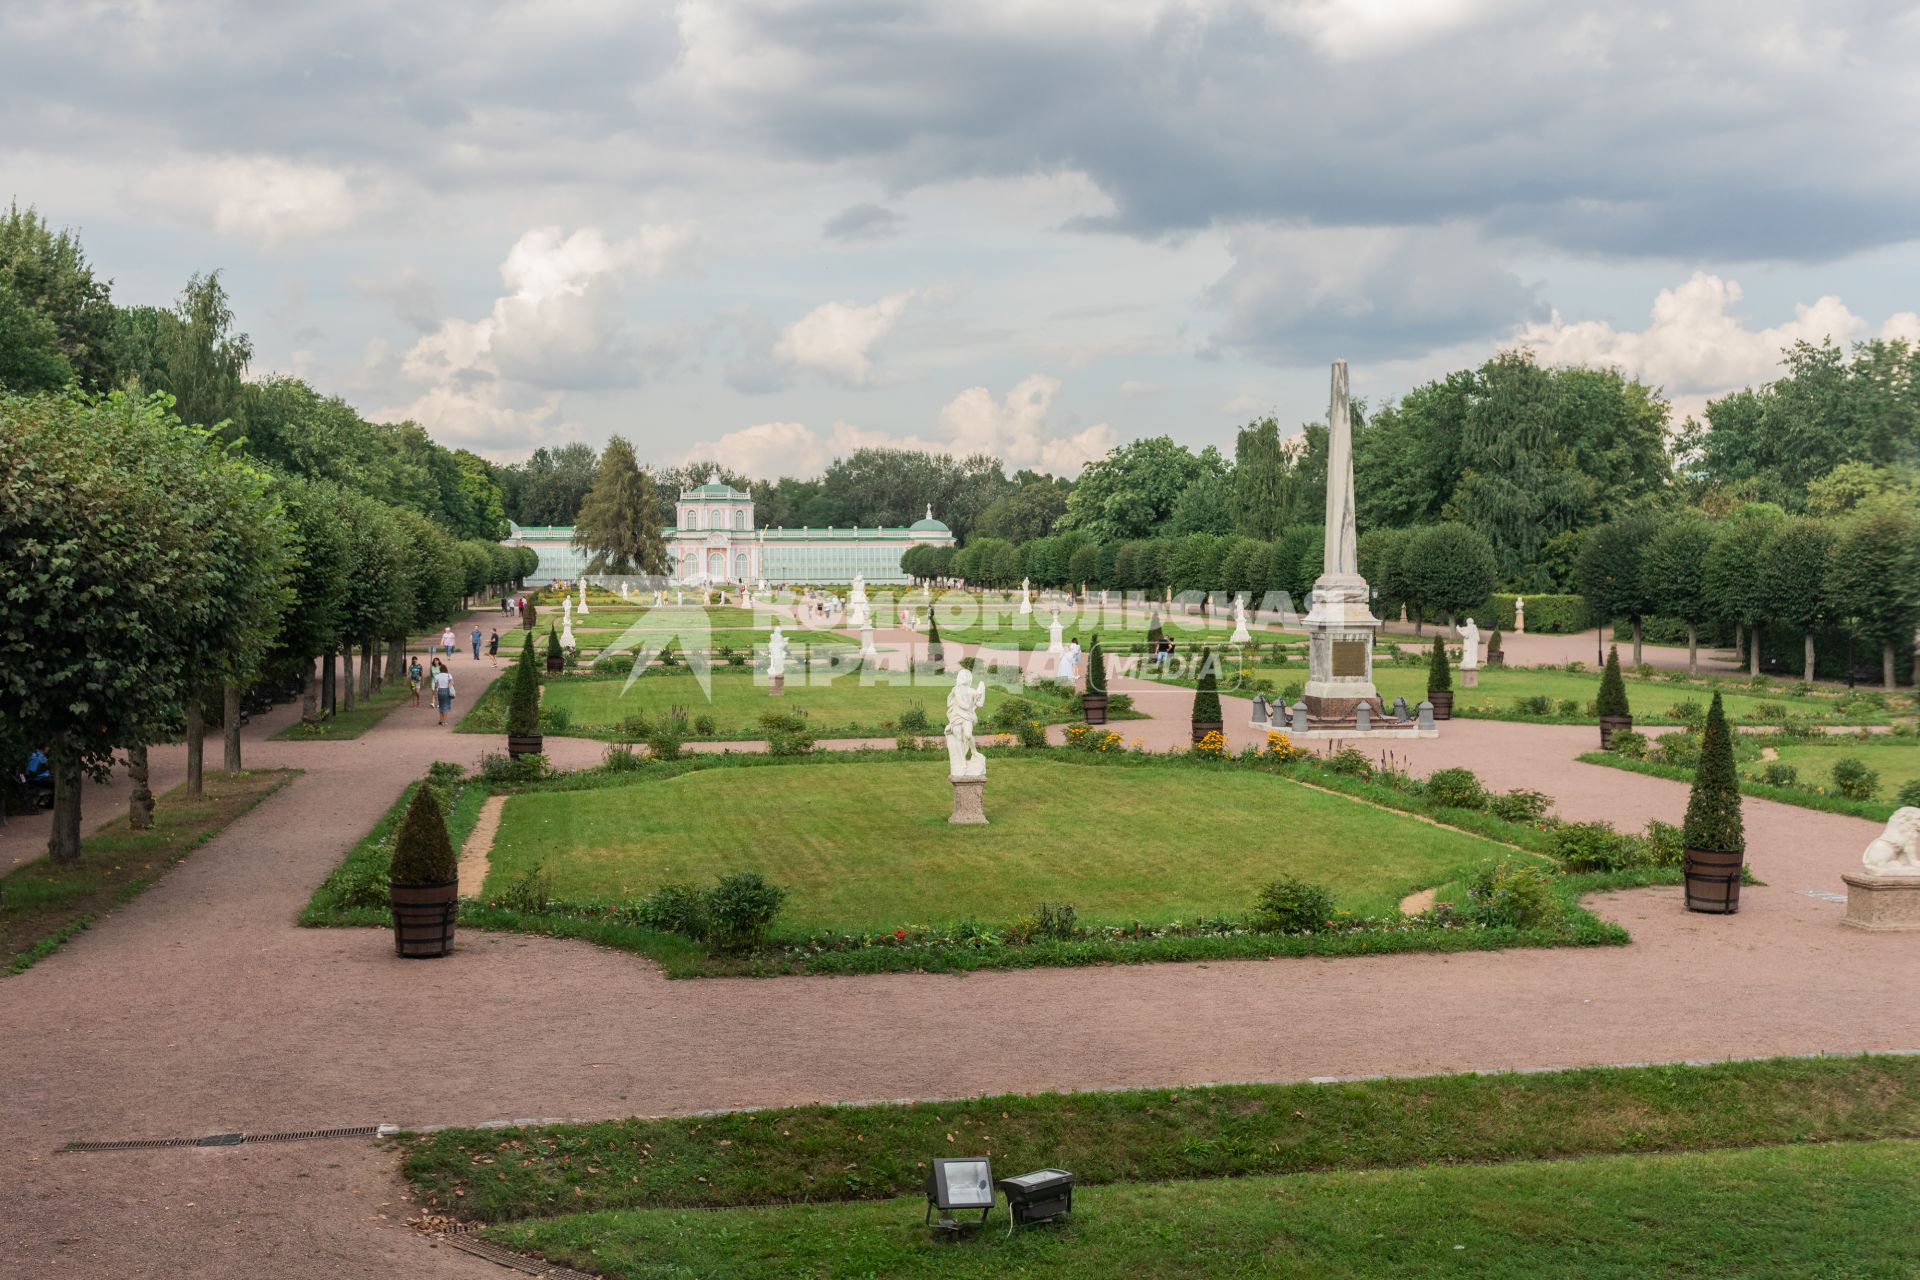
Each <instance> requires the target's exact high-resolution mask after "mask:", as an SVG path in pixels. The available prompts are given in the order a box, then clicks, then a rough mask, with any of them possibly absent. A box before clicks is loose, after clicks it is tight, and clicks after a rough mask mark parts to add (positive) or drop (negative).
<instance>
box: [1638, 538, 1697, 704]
mask: <svg viewBox="0 0 1920 1280" xmlns="http://www.w3.org/2000/svg"><path fill="white" fill-rule="evenodd" d="M1713 547H1714V531H1713V526H1712V525H1711V524H1709V523H1708V522H1707V521H1706V520H1703V519H1701V518H1700V517H1699V516H1695V515H1681V516H1678V517H1676V518H1674V519H1671V520H1668V521H1666V522H1664V523H1663V524H1662V525H1661V526H1660V530H1659V532H1658V533H1655V534H1654V535H1653V541H1651V542H1649V543H1648V544H1647V549H1646V554H1645V556H1644V557H1643V559H1642V562H1641V573H1642V576H1643V577H1644V579H1645V581H1646V585H1647V595H1648V603H1649V605H1650V607H1651V608H1652V610H1653V612H1655V613H1658V614H1664V615H1666V616H1667V617H1670V618H1678V619H1680V620H1681V621H1682V622H1684V623H1686V624H1687V670H1688V671H1689V672H1691V673H1692V674H1694V675H1699V674H1700V624H1701V623H1702V622H1705V621H1706V620H1707V619H1708V618H1710V617H1712V616H1713V601H1712V597H1711V596H1710V595H1709V593H1708V591H1707V560H1708V558H1709V556H1711V554H1712V552H1713Z"/></svg>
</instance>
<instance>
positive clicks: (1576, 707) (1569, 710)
mask: <svg viewBox="0 0 1920 1280" xmlns="http://www.w3.org/2000/svg"><path fill="white" fill-rule="evenodd" d="M1554 710H1556V711H1558V712H1559V713H1560V714H1561V715H1563V716H1565V717H1567V718H1568V719H1572V718H1573V717H1575V716H1577V715H1579V714H1580V703H1579V702H1578V701H1577V700H1576V699H1573V698H1562V699H1560V701H1559V702H1558V703H1557V704H1556V705H1555V707H1554Z"/></svg>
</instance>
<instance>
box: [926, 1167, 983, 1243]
mask: <svg viewBox="0 0 1920 1280" xmlns="http://www.w3.org/2000/svg"><path fill="white" fill-rule="evenodd" d="M935 1209H938V1210H939V1211H940V1222H939V1225H940V1226H942V1227H945V1228H947V1229H949V1230H954V1231H957V1230H959V1228H960V1223H959V1222H958V1221H956V1220H955V1219H954V1216H953V1215H954V1214H955V1213H956V1212H961V1213H964V1212H967V1211H968V1210H972V1209H978V1210H979V1211H980V1221H981V1222H985V1221H986V1220H987V1214H988V1213H990V1212H992V1210H993V1165H992V1164H991V1163H989V1162H988V1160H987V1158H986V1157H985V1156H970V1157H967V1158H966V1159H961V1160H935V1161H934V1162H933V1167H932V1168H931V1169H930V1170H928V1172H927V1220H928V1221H931V1220H932V1218H933V1211H934V1210H935Z"/></svg>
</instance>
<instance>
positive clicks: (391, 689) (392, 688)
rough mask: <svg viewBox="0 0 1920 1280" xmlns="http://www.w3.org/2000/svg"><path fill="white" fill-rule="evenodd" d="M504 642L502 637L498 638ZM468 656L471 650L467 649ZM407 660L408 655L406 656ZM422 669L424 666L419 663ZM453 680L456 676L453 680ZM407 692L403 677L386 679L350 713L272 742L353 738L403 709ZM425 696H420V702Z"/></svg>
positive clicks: (301, 726)
mask: <svg viewBox="0 0 1920 1280" xmlns="http://www.w3.org/2000/svg"><path fill="white" fill-rule="evenodd" d="M502 642H503V643H504V637H503V638H502ZM468 652H469V653H471V652H472V651H471V650H468ZM409 660H411V655H409ZM421 665H422V667H424V666H425V665H426V664H425V663H424V662H423V663H422V664H421ZM455 678H456V680H457V679H458V677H457V676H456V677H455ZM411 697H412V694H411V690H409V689H408V687H407V680H406V677H405V676H401V677H400V678H398V679H396V680H390V681H388V682H387V683H386V684H385V685H383V686H382V687H381V688H379V689H378V690H376V691H375V692H374V694H373V696H372V697H370V698H360V699H358V700H356V701H355V703H354V705H353V710H351V711H347V710H345V709H344V708H343V709H342V710H341V711H339V712H338V713H336V714H334V715H331V716H327V717H325V718H323V719H321V720H320V721H318V722H316V723H314V724H307V723H306V722H305V721H301V720H296V721H294V722H293V723H292V724H290V725H288V726H287V727H286V728H284V729H282V730H281V731H280V732H278V733H276V734H274V735H273V739H274V741H275V742H342V741H346V740H348V739H351V738H357V737H359V736H360V735H361V734H363V733H365V732H366V731H367V730H369V729H371V728H373V726H375V725H376V724H379V723H380V722H381V721H382V720H385V719H386V718H387V713H388V712H390V711H392V710H393V709H394V708H395V707H399V706H404V705H406V704H407V703H408V702H409V701H410V700H411ZM424 699H425V695H424V694H423V695H422V700H423V703H424Z"/></svg>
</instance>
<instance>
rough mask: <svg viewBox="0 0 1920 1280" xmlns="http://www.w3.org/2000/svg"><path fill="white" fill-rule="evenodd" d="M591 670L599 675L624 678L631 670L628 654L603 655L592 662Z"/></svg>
mask: <svg viewBox="0 0 1920 1280" xmlns="http://www.w3.org/2000/svg"><path fill="white" fill-rule="evenodd" d="M593 669H594V670H595V671H597V672H599V673H600V674H601V675H608V676H624V675H626V674H627V673H628V672H630V671H632V670H633V655H632V654H630V653H603V654H601V655H600V656H599V657H597V658H595V659H594V660H593Z"/></svg>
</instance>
